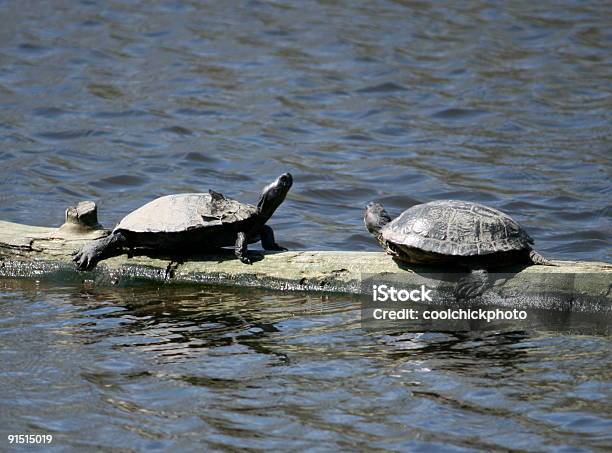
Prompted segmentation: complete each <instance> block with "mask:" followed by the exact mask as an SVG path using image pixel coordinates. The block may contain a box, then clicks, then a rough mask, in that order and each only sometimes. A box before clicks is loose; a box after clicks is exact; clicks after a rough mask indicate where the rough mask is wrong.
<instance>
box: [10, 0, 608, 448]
mask: <svg viewBox="0 0 612 453" xmlns="http://www.w3.org/2000/svg"><path fill="white" fill-rule="evenodd" d="M611 17H612V9H611V8H610V5H609V2H606V1H600V2H597V1H593V2H569V1H568V2H548V1H544V2H503V3H498V4H494V3H492V2H483V1H473V2H469V3H465V2H443V1H441V2H431V4H430V3H428V2H408V1H400V0H397V1H386V2H384V1H372V2H358V1H332V0H330V1H323V0H321V1H319V2H313V1H311V2H307V1H304V2H288V1H280V0H279V1H251V2H246V1H245V2H206V3H204V2H202V3H201V2H178V1H176V2H170V1H169V2H161V1H156V0H150V1H146V2H144V1H140V2H137V1H109V2H98V1H93V0H84V1H81V2H77V1H49V2H29V1H22V2H17V1H2V0H0V162H1V166H0V218H1V219H3V220H12V221H17V222H24V223H31V224H40V225H59V224H60V223H61V222H62V217H63V212H64V209H65V208H66V207H67V206H68V205H71V204H73V203H75V202H76V201H79V200H83V199H93V200H96V201H97V202H98V204H99V206H100V221H101V222H102V223H103V224H104V225H106V226H107V227H112V226H113V225H114V224H115V223H116V222H117V221H118V220H119V219H120V218H121V217H122V216H124V215H125V214H127V213H128V212H130V211H131V210H132V209H134V208H136V207H138V206H140V205H141V204H143V203H145V202H147V201H149V200H151V199H152V198H155V197H156V196H160V195H165V194H168V193H177V192H192V191H196V192H198V191H206V190H208V189H209V188H214V189H215V190H217V191H221V192H223V193H225V194H227V195H230V196H233V197H235V198H238V199H240V200H244V201H249V202H254V201H255V200H256V199H257V194H258V192H259V190H260V189H261V188H262V187H263V185H264V184H266V183H267V182H268V181H270V180H271V179H272V178H274V177H276V176H277V175H278V174H280V173H281V172H284V171H291V172H292V173H293V174H294V177H295V185H294V188H293V189H292V191H291V193H290V194H289V197H288V199H287V200H286V202H285V203H284V204H283V206H282V207H281V208H280V209H279V211H278V212H277V214H276V215H275V216H274V218H273V219H272V221H271V224H272V225H273V226H274V227H275V229H276V230H277V237H278V241H279V243H281V244H282V245H285V246H288V247H290V248H294V249H298V248H299V249H323V250H325V249H331V250H337V249H345V250H363V249H367V250H377V249H378V248H377V246H376V244H375V243H374V241H373V240H372V239H371V238H370V237H368V235H367V233H366V232H365V230H364V228H363V225H362V221H361V211H362V209H363V206H364V204H365V203H366V202H367V201H369V200H371V199H377V200H380V201H382V202H384V203H385V204H386V205H387V207H388V208H389V209H390V211H391V212H392V213H393V214H397V213H399V212H401V211H402V210H403V209H405V208H407V207H409V206H411V205H412V204H414V203H416V202H424V201H430V200H433V199H439V198H460V199H466V200H471V201H477V202H483V203H486V204H489V205H491V206H494V207H497V208H499V209H502V210H504V211H506V212H507V213H509V214H510V215H512V216H513V217H515V218H516V219H517V220H519V221H520V222H521V223H522V224H523V225H524V226H525V227H526V228H527V229H528V231H529V232H530V233H531V235H532V236H533V237H534V238H535V239H536V245H537V247H538V248H539V249H540V250H541V251H542V252H543V253H544V254H545V255H547V256H550V257H554V258H560V259H589V260H608V261H609V260H610V258H611V253H610V236H611V235H610V232H611V230H612V228H611V223H610V216H611V214H610V199H611V198H612V197H611V192H612V191H611V184H610V175H611V173H612V166H611V155H612V153H611V151H612V145H611V140H610V138H611V135H612V134H611V127H610V125H611V124H612V84H611V83H610V80H611V79H610V76H611V74H612V72H611V70H610V68H611V67H612V31H611V30H612V20H611ZM4 285H5V289H4V290H3V292H2V293H0V363H1V364H2V365H1V367H0V381H1V382H2V386H0V409H1V411H0V412H1V414H2V415H1V416H0V434H2V436H3V439H0V450H1V449H3V448H5V445H6V444H5V443H4V442H5V439H6V437H4V436H5V434H6V433H23V432H46V433H53V434H54V436H55V439H56V440H55V441H54V446H55V447H56V448H57V450H58V451H59V450H62V448H63V446H71V447H73V448H74V449H78V450H82V449H87V448H90V449H91V448H95V447H102V448H103V447H115V448H125V449H134V450H145V449H146V450H150V449H161V450H168V449H178V450H177V451H179V450H180V451H182V450H193V451H198V450H200V449H201V448H202V447H206V448H207V449H222V448H230V449H231V448H239V447H247V448H265V449H275V448H290V449H294V450H301V449H304V448H309V447H321V446H328V447H329V448H330V449H365V448H371V449H376V448H378V449H402V450H414V451H426V450H431V451H473V450H474V449H476V450H482V451H492V450H503V451H507V450H509V449H516V450H527V449H532V448H534V447H535V446H538V447H537V448H538V449H540V450H548V451H585V450H590V449H598V448H601V449H604V448H606V447H609V446H610V445H611V444H612V439H611V438H610V435H609V433H610V432H611V431H612V424H611V422H610V419H611V412H612V411H611V408H610V404H609V401H610V397H611V396H612V392H611V386H610V381H611V379H610V365H611V357H610V341H609V337H605V336H601V337H598V336H589V335H568V334H567V333H562V332H565V331H564V330H557V329H555V328H551V327H550V326H542V328H540V329H535V330H533V331H529V332H527V331H509V332H489V333H487V332H480V333H476V332H474V333H471V334H448V333H432V332H430V333H403V334H402V333H398V332H395V333H393V332H391V333H389V334H382V333H366V332H365V331H363V330H361V329H360V325H359V312H358V303H357V302H356V301H353V300H350V299H347V298H323V299H321V298H320V297H318V296H317V297H315V296H304V295H295V294H294V295H283V294H278V293H270V294H266V293H251V292H249V293H242V292H221V291H219V290H217V289H211V288H203V289H201V290H195V289H175V290H170V289H161V290H154V289H151V288H136V289H131V290H127V289H126V290H116V291H112V292H104V291H102V290H93V289H92V290H87V289H83V288H39V287H32V286H29V285H28V284H17V283H15V282H9V283H5V284H4Z"/></svg>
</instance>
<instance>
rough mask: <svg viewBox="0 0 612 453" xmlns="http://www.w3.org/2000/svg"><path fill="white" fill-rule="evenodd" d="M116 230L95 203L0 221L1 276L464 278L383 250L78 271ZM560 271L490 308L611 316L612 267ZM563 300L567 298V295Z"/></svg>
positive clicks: (109, 281) (501, 293)
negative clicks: (53, 221) (76, 256)
mask: <svg viewBox="0 0 612 453" xmlns="http://www.w3.org/2000/svg"><path fill="white" fill-rule="evenodd" d="M108 233H109V232H108V230H105V229H103V228H102V227H101V226H100V225H99V224H98V221H97V215H96V207H95V204H94V203H92V202H81V203H79V204H78V205H77V206H75V207H71V208H68V209H67V210H66V223H64V224H63V225H62V226H61V227H59V228H47V227H38V226H30V225H22V224H17V223H11V222H5V221H0V277H3V278H28V279H34V280H51V281H54V282H61V283H87V284H94V285H130V284H135V283H139V282H154V283H163V284H176V283H187V284H219V285H231V286H240V287H259V288H268V289H274V290H292V291H324V292H336V293H351V294H365V295H370V296H371V295H372V284H377V283H378V284H380V283H381V282H387V283H389V282H390V283H395V284H396V285H400V284H401V285H403V286H404V287H414V286H419V285H422V284H425V285H427V286H428V287H430V288H434V289H436V290H439V291H440V292H441V293H442V292H444V291H447V292H450V291H452V289H453V288H454V286H455V284H456V281H457V279H458V278H460V277H459V276H460V275H461V274H457V273H454V272H449V273H442V272H440V271H439V270H436V269H432V268H425V267H416V266H415V267H407V266H405V265H400V264H398V263H397V262H396V261H394V260H393V259H392V257H390V256H388V255H386V254H385V253H383V252H357V251H355V252H350V251H288V252H263V251H257V250H253V251H251V253H252V255H254V256H255V260H254V263H253V264H252V265H246V264H243V263H241V262H240V261H239V260H237V259H236V258H235V257H234V255H233V252H232V251H230V250H228V251H227V253H225V252H224V251H221V252H219V253H216V254H214V255H205V256H189V257H187V256H183V257H176V256H173V257H167V256H153V255H150V254H149V256H145V255H140V256H133V257H131V258H128V256H127V255H119V256H115V257H112V258H109V259H106V260H104V261H102V262H100V263H99V264H98V266H97V267H96V268H95V269H94V270H93V271H89V272H80V271H77V269H76V267H75V265H74V263H73V262H72V256H71V253H72V252H73V251H74V250H75V249H77V248H78V247H80V246H81V245H82V244H83V243H85V242H86V241H90V240H93V239H96V238H100V237H104V236H105V235H107V234H108ZM554 264H556V266H526V267H514V268H510V269H504V273H503V274H498V273H494V274H491V280H492V282H493V284H492V288H493V287H495V288H496V291H495V292H493V291H487V293H491V294H494V297H489V298H488V299H487V298H486V297H484V296H486V294H487V293H485V295H483V298H484V299H483V300H484V302H485V303H490V304H498V305H499V304H500V305H506V306H515V307H516V306H522V307H528V308H547V309H549V308H554V309H562V310H571V311H588V312H602V311H603V312H606V313H609V312H611V307H612V290H611V285H612V265H611V264H608V263H599V262H576V261H554ZM559 295H562V296H563V297H561V298H560V297H559Z"/></svg>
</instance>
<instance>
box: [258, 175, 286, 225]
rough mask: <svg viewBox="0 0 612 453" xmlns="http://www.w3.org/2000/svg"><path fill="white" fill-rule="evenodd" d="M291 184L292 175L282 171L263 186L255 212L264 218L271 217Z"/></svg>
mask: <svg viewBox="0 0 612 453" xmlns="http://www.w3.org/2000/svg"><path fill="white" fill-rule="evenodd" d="M292 184H293V176H291V173H283V174H282V175H280V176H279V177H278V178H276V179H275V180H274V181H273V182H271V183H270V184H268V185H267V186H266V187H264V188H263V190H262V192H261V198H260V199H259V202H258V203H257V214H259V215H261V216H263V217H264V218H265V219H266V220H268V219H269V218H270V217H272V214H274V211H276V208H278V207H279V206H280V204H281V203H282V202H283V201H284V200H285V196H287V192H289V189H291V186H292Z"/></svg>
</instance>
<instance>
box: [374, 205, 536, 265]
mask: <svg viewBox="0 0 612 453" xmlns="http://www.w3.org/2000/svg"><path fill="white" fill-rule="evenodd" d="M381 233H382V238H383V239H384V240H385V241H386V242H389V243H391V244H398V245H400V246H407V247H411V248H416V249H420V250H423V251H426V252H433V253H437V254H441V255H454V256H475V255H488V254H493V253H498V252H510V251H519V250H529V249H531V244H533V239H531V237H529V235H528V234H527V233H526V232H525V230H523V229H522V228H521V226H520V225H519V224H518V223H517V222H515V221H514V220H512V218H510V217H509V216H507V215H506V214H504V213H503V212H500V211H498V210H497V209H493V208H489V207H487V206H483V205H481V204H478V203H470V202H467V201H456V200H438V201H432V202H430V203H425V204H420V205H417V206H413V207H412V208H410V209H407V210H406V211H404V212H403V213H402V214H401V215H400V216H399V217H397V218H396V219H394V220H393V221H391V222H389V223H388V224H387V225H385V226H384V227H383V228H382V230H381Z"/></svg>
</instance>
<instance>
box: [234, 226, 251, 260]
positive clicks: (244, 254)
mask: <svg viewBox="0 0 612 453" xmlns="http://www.w3.org/2000/svg"><path fill="white" fill-rule="evenodd" d="M248 246H249V241H248V240H247V235H246V233H245V232H244V231H240V232H239V233H238V237H237V238H236V247H235V248H234V253H235V254H236V258H238V259H239V260H240V261H242V262H243V263H244V264H253V262H252V261H251V258H249V255H248V252H249V248H248Z"/></svg>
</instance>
